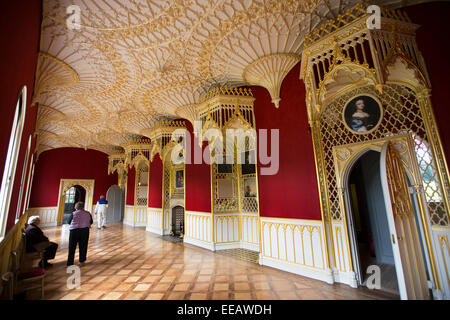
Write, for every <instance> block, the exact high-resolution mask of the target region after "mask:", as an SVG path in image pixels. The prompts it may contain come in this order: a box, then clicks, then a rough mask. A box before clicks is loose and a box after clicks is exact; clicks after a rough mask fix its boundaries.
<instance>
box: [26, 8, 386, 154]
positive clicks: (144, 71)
mask: <svg viewBox="0 0 450 320" xmlns="http://www.w3.org/2000/svg"><path fill="white" fill-rule="evenodd" d="M356 2H358V1H353V0H307V1H300V0H285V1H280V0H167V1H163V0H44V2H43V22H42V30H41V44H40V51H41V53H40V54H39V60H38V70H37V76H36V85H35V86H36V87H35V96H34V100H35V102H38V103H39V111H38V122H37V127H36V130H37V133H38V152H39V153H40V152H42V151H45V150H48V149H52V148H59V147H82V148H91V149H97V150H100V151H103V152H107V153H109V152H112V151H114V150H117V149H121V146H123V145H124V144H126V142H127V141H128V140H130V139H133V138H137V137H140V136H141V135H142V134H143V132H147V131H148V130H147V131H146V129H148V128H150V127H151V126H152V125H154V124H155V123H156V122H158V121H160V120H163V119H174V118H178V117H179V114H180V113H178V112H177V109H178V108H180V107H183V106H190V105H194V104H196V103H198V100H199V98H200V96H201V95H202V94H204V93H206V92H207V91H208V90H210V89H211V88H214V87H216V86H222V85H232V86H240V85H246V84H261V85H263V86H266V87H267V86H269V87H270V84H265V83H266V82H267V81H266V82H265V81H264V80H267V79H263V78H264V77H265V76H267V72H270V67H267V66H266V65H265V62H264V58H263V57H267V56H271V55H278V54H291V55H289V57H290V58H289V59H291V60H290V62H289V61H288V62H289V63H290V65H289V66H285V67H284V68H285V69H290V68H291V67H292V66H293V65H294V64H295V63H297V62H298V61H299V57H300V54H301V50H302V44H303V39H304V37H305V35H306V33H307V32H309V31H311V30H312V29H313V28H315V27H317V26H318V25H320V24H322V23H323V22H324V21H325V20H327V19H329V18H336V17H337V15H338V14H339V13H340V12H343V11H344V10H346V9H347V8H349V7H351V6H353V5H354V4H355V3H356ZM378 2H382V1H378ZM74 4H75V5H77V6H79V7H80V9H81V26H80V28H79V29H73V30H71V29H69V28H68V27H67V24H66V20H67V19H68V18H69V16H70V14H68V13H67V7H69V6H70V5H74ZM287 56H288V55H286V57H287ZM286 59H287V58H286ZM282 63H286V61H285V58H284V57H283V62H282ZM287 71H289V70H287ZM280 77H282V75H281V76H280ZM281 79H282V78H281ZM258 81H259V82H258ZM275 86H276V84H275ZM268 89H270V88H268ZM275 91H276V90H275ZM271 94H272V92H271ZM274 95H276V93H274ZM275 100H276V99H275ZM275 102H276V101H274V103H275Z"/></svg>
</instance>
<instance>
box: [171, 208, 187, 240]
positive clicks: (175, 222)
mask: <svg viewBox="0 0 450 320" xmlns="http://www.w3.org/2000/svg"><path fill="white" fill-rule="evenodd" d="M181 233H184V208H183V207H181V206H176V207H174V208H173V209H172V234H173V235H174V236H180V235H181Z"/></svg>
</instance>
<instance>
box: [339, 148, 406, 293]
mask: <svg viewBox="0 0 450 320" xmlns="http://www.w3.org/2000/svg"><path fill="white" fill-rule="evenodd" d="M348 194H349V197H350V204H351V212H352V214H351V215H350V219H352V221H351V223H350V225H351V226H353V228H352V229H353V230H352V231H353V239H354V245H353V247H354V248H353V249H354V253H353V256H354V259H355V261H356V264H355V271H356V273H357V277H358V282H359V285H363V286H365V285H366V284H367V280H368V278H369V277H370V276H371V274H372V272H368V267H369V266H372V265H376V266H378V267H379V268H380V276H381V278H380V280H381V281H380V286H381V288H380V290H382V291H386V292H389V293H392V294H396V295H399V288H398V281H397V274H396V269H395V260H394V253H393V249H392V244H391V238H390V231H389V223H388V218H387V212H386V207H385V200H384V196H383V189H382V185H381V175H380V153H379V152H376V151H368V152H367V153H365V154H364V155H362V156H361V157H360V158H359V159H358V161H357V162H356V163H355V164H354V165H353V168H352V169H351V172H350V175H349V179H348Z"/></svg>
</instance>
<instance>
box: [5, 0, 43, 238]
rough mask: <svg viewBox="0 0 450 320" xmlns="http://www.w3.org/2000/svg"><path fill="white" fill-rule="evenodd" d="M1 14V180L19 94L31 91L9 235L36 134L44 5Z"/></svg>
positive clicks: (11, 6) (23, 4)
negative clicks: (37, 74) (28, 151)
mask: <svg viewBox="0 0 450 320" xmlns="http://www.w3.org/2000/svg"><path fill="white" fill-rule="evenodd" d="M0 12H2V19H0V39H2V41H3V43H4V45H3V46H2V50H0V108H1V120H0V179H1V178H2V176H3V170H4V166H5V160H6V152H7V149H8V143H9V139H10V135H11V128H12V123H13V118H14V113H15V110H16V103H17V98H18V94H19V91H20V89H21V87H22V86H23V85H26V86H27V91H28V96H27V110H26V119H25V126H24V130H23V133H22V141H21V147H20V153H19V158H18V162H17V168H16V175H15V179H14V188H13V196H12V198H11V203H10V210H9V216H8V220H7V227H6V231H8V230H9V229H10V228H11V227H12V226H13V225H14V221H15V215H16V209H17V201H18V196H19V195H18V194H19V187H20V180H21V178H22V169H23V164H24V160H25V159H24V158H25V153H26V149H27V146H28V138H29V136H30V134H32V133H33V132H34V127H35V122H36V111H37V110H36V109H37V108H36V107H31V106H30V105H31V98H32V94H33V88H34V76H35V71H36V62H37V53H38V47H39V33H40V24H41V1H39V0H21V1H19V0H18V1H1V3H0ZM33 148H34V145H33ZM32 150H33V149H32ZM30 158H31V156H30ZM25 178H26V177H25ZM25 181H26V180H25Z"/></svg>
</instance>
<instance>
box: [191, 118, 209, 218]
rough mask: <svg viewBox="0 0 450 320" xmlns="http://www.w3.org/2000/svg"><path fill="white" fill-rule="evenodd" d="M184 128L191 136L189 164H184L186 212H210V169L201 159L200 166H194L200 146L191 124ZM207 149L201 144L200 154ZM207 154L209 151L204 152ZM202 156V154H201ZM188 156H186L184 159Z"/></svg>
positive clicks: (205, 144) (204, 144)
mask: <svg viewBox="0 0 450 320" xmlns="http://www.w3.org/2000/svg"><path fill="white" fill-rule="evenodd" d="M186 127H187V129H188V131H189V133H190V136H191V141H192V143H191V154H190V163H191V164H186V169H185V193H186V208H185V209H186V210H188V211H199V212H211V168H210V165H209V164H206V163H205V161H204V159H203V157H202V163H201V164H194V154H195V152H200V146H199V144H198V140H197V138H195V136H194V134H193V128H192V124H191V123H190V122H189V121H186ZM207 148H209V147H208V145H207V143H206V142H203V147H202V152H205V150H206V149H207ZM206 152H207V154H209V151H206ZM202 154H203V153H202ZM188 156H189V155H188V154H187V155H186V157H188Z"/></svg>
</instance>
